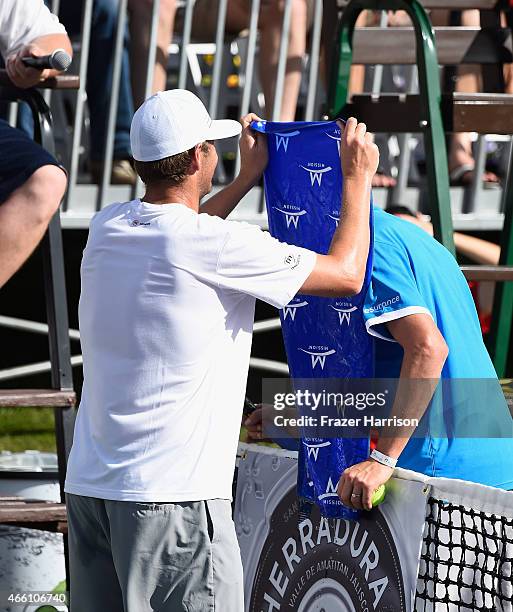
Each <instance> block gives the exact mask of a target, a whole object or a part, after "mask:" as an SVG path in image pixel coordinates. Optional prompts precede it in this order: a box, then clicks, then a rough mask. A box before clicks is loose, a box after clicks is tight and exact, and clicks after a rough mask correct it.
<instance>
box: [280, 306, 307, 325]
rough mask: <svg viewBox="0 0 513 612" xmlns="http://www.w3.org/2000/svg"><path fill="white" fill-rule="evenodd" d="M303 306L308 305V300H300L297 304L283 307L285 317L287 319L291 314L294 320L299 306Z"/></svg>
mask: <svg viewBox="0 0 513 612" xmlns="http://www.w3.org/2000/svg"><path fill="white" fill-rule="evenodd" d="M303 306H308V302H298V303H297V304H287V305H286V306H284V307H283V308H282V310H283V319H286V318H287V317H288V316H289V315H290V318H291V319H292V321H294V320H295V318H296V312H297V309H298V308H303Z"/></svg>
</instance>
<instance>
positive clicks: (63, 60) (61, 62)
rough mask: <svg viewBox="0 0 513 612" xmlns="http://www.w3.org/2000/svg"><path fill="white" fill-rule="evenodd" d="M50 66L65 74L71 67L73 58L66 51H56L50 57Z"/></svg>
mask: <svg viewBox="0 0 513 612" xmlns="http://www.w3.org/2000/svg"><path fill="white" fill-rule="evenodd" d="M50 64H51V66H52V68H54V69H55V70H59V71H60V72H64V71H65V70H67V69H68V68H69V67H70V65H71V56H70V55H69V53H66V51H64V49H56V50H55V51H54V52H53V53H52V55H51V56H50Z"/></svg>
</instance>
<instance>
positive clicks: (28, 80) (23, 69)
mask: <svg viewBox="0 0 513 612" xmlns="http://www.w3.org/2000/svg"><path fill="white" fill-rule="evenodd" d="M42 55H45V52H44V49H41V48H40V47H39V46H38V45H36V44H34V43H31V44H29V45H25V46H24V47H22V48H21V49H20V50H19V51H18V52H17V53H13V54H11V55H9V56H8V57H7V58H6V61H5V68H6V70H7V74H8V75H9V78H10V79H11V81H12V82H13V83H14V84H15V85H16V87H20V88H22V89H27V88H29V87H34V86H35V85H37V84H38V83H40V82H41V81H43V80H44V79H46V78H48V77H49V76H50V74H51V70H50V69H45V70H39V69H38V68H31V67H30V66H25V64H24V63H23V62H22V58H23V57H40V56H42Z"/></svg>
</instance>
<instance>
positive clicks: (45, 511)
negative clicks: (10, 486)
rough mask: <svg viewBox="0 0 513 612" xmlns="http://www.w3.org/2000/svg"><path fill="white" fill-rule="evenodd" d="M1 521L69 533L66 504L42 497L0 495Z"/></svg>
mask: <svg viewBox="0 0 513 612" xmlns="http://www.w3.org/2000/svg"><path fill="white" fill-rule="evenodd" d="M0 523H1V524H3V525H10V526H11V527H25V528H28V529H39V530H40V531H53V532H57V533H62V534H66V533H68V524H67V517H66V506H65V505H64V504H62V503H57V502H51V501H44V500H40V499H25V498H22V497H7V496H0Z"/></svg>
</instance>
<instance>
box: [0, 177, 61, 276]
mask: <svg viewBox="0 0 513 612" xmlns="http://www.w3.org/2000/svg"><path fill="white" fill-rule="evenodd" d="M65 190H66V175H65V174H64V172H63V171H62V170H61V169H60V168H58V167H57V166H42V167H41V168H39V169H38V170H36V171H35V172H34V174H32V176H31V177H30V178H29V179H28V181H27V182H26V183H24V184H23V185H22V186H21V187H19V188H18V189H16V191H14V192H13V193H12V194H11V195H10V196H9V198H7V200H5V201H4V202H3V203H2V204H0V287H2V286H3V285H4V284H5V283H6V282H7V281H8V280H9V278H11V276H12V275H13V274H14V273H15V272H16V270H18V268H19V267H20V266H21V265H22V264H23V263H24V261H25V260H26V259H27V258H28V257H29V255H30V254H31V253H32V251H33V250H34V249H35V248H36V246H37V245H38V244H39V242H40V240H41V238H42V237H43V235H44V233H45V231H46V228H47V227H48V223H49V222H50V219H51V218H52V217H53V215H54V213H55V211H56V210H57V209H58V208H59V204H60V202H61V200H62V197H63V195H64V192H65Z"/></svg>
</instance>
